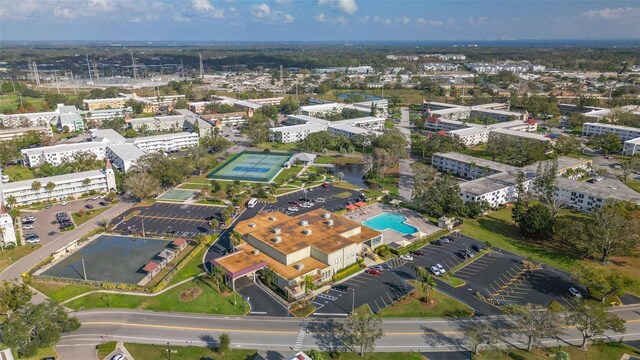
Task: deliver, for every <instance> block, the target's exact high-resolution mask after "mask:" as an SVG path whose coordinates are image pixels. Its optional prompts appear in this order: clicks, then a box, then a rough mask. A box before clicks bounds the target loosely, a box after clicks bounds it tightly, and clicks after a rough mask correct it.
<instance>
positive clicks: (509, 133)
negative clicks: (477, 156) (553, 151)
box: [489, 129, 552, 144]
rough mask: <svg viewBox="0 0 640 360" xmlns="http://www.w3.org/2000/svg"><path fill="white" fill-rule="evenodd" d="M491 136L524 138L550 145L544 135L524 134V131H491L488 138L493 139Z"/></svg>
mask: <svg viewBox="0 0 640 360" xmlns="http://www.w3.org/2000/svg"><path fill="white" fill-rule="evenodd" d="M493 136H511V137H518V138H524V139H528V140H534V141H540V142H542V143H545V144H548V143H551V142H552V140H551V139H550V138H548V137H546V136H544V135H540V134H536V133H530V132H526V131H515V130H511V129H491V132H490V133H489V138H491V137H493Z"/></svg>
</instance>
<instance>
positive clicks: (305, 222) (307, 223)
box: [300, 220, 309, 226]
mask: <svg viewBox="0 0 640 360" xmlns="http://www.w3.org/2000/svg"><path fill="white" fill-rule="evenodd" d="M307 225H309V222H308V221H307V220H302V221H300V226H307Z"/></svg>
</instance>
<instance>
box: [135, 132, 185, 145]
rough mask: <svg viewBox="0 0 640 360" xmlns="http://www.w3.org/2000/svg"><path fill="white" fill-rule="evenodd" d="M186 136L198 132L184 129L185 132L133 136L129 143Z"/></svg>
mask: <svg viewBox="0 0 640 360" xmlns="http://www.w3.org/2000/svg"><path fill="white" fill-rule="evenodd" d="M184 136H198V134H196V133H190V132H186V131H183V132H178V133H170V134H160V135H151V136H143V137H137V138H133V139H128V140H127V143H134V144H137V143H140V142H143V141H153V140H170V139H175V138H179V137H184Z"/></svg>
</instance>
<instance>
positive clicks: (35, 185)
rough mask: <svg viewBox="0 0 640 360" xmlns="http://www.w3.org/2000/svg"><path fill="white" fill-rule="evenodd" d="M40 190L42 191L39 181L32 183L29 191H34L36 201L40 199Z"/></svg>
mask: <svg viewBox="0 0 640 360" xmlns="http://www.w3.org/2000/svg"><path fill="white" fill-rule="evenodd" d="M40 189H42V184H41V183H40V181H34V182H32V183H31V190H33V191H35V192H36V193H37V194H36V196H37V197H38V199H39V198H40Z"/></svg>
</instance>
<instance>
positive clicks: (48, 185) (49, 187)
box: [44, 181, 56, 197]
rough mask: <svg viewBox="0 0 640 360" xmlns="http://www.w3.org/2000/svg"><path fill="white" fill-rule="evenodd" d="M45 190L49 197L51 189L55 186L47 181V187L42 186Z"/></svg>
mask: <svg viewBox="0 0 640 360" xmlns="http://www.w3.org/2000/svg"><path fill="white" fill-rule="evenodd" d="M44 188H45V190H47V192H48V193H49V197H51V193H52V192H53V189H55V188H56V184H55V183H53V182H51V181H49V182H48V183H47V185H45V186H44Z"/></svg>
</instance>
